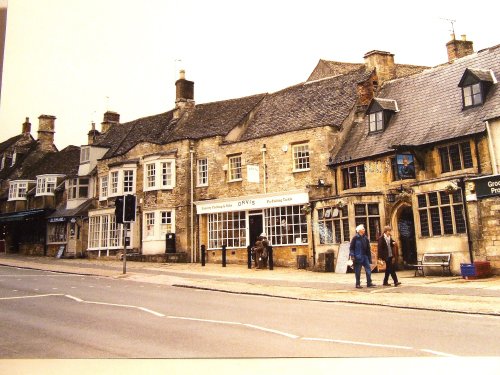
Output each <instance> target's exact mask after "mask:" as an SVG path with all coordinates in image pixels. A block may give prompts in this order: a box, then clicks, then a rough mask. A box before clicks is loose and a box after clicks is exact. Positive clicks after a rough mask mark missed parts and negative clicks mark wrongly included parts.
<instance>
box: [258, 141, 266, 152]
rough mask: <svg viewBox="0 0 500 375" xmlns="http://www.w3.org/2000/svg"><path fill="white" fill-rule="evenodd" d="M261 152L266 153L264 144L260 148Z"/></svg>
mask: <svg viewBox="0 0 500 375" xmlns="http://www.w3.org/2000/svg"><path fill="white" fill-rule="evenodd" d="M260 151H261V152H266V151H267V148H266V144H265V143H264V144H263V145H262V148H261V149H260Z"/></svg>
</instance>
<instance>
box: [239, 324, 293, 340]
mask: <svg viewBox="0 0 500 375" xmlns="http://www.w3.org/2000/svg"><path fill="white" fill-rule="evenodd" d="M243 325H244V326H247V327H250V328H255V329H258V330H260V331H265V332H271V333H276V334H277V335H282V336H285V337H289V338H291V339H298V338H299V336H297V335H293V334H291V333H286V332H282V331H277V330H275V329H270V328H264V327H259V326H255V325H253V324H247V323H245V324H243Z"/></svg>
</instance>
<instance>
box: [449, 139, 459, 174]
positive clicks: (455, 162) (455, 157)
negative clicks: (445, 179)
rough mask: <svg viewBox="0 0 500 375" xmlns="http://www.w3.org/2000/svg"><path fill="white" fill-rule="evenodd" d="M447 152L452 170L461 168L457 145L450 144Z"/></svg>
mask: <svg viewBox="0 0 500 375" xmlns="http://www.w3.org/2000/svg"><path fill="white" fill-rule="evenodd" d="M449 152H450V161H451V168H452V169H453V170H454V171H456V170H459V169H462V165H461V163H460V152H459V149H458V145H451V146H450V147H449Z"/></svg>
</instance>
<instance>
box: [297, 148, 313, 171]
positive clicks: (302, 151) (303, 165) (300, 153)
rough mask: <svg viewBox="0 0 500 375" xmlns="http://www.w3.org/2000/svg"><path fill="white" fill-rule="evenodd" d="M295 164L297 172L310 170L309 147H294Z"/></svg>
mask: <svg viewBox="0 0 500 375" xmlns="http://www.w3.org/2000/svg"><path fill="white" fill-rule="evenodd" d="M293 163H294V169H295V170H301V169H309V145H307V144H304V145H297V146H293Z"/></svg>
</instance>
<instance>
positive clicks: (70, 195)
mask: <svg viewBox="0 0 500 375" xmlns="http://www.w3.org/2000/svg"><path fill="white" fill-rule="evenodd" d="M82 179H87V180H88V183H87V184H81V183H80V180H82ZM75 181H76V184H75ZM84 186H86V187H87V196H80V188H81V187H84ZM67 187H68V200H77V199H88V198H89V197H90V187H91V181H90V177H88V176H81V177H75V178H70V179H68V185H67ZM73 189H75V192H76V193H75V195H73V193H72V190H73Z"/></svg>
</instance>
